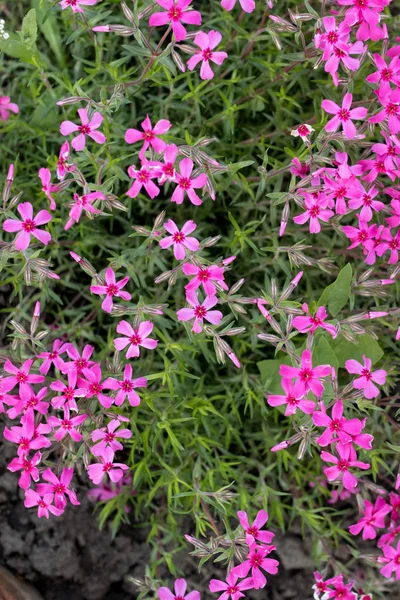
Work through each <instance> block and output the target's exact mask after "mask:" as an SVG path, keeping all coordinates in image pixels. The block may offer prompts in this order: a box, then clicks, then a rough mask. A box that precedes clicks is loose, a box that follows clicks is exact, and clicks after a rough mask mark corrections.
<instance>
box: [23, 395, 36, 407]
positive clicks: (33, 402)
mask: <svg viewBox="0 0 400 600" xmlns="http://www.w3.org/2000/svg"><path fill="white" fill-rule="evenodd" d="M37 403H38V399H37V398H36V396H31V397H30V398H29V400H28V402H27V403H26V404H25V410H27V409H28V408H35V406H36V405H37Z"/></svg>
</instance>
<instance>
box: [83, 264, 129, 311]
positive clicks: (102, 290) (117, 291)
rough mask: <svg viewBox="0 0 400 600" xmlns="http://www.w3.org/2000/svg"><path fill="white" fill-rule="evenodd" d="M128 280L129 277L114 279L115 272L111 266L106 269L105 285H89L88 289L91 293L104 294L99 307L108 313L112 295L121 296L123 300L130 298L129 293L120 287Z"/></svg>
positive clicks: (110, 308) (111, 304)
mask: <svg viewBox="0 0 400 600" xmlns="http://www.w3.org/2000/svg"><path fill="white" fill-rule="evenodd" d="M128 281H129V277H124V278H123V279H121V281H116V279H115V273H114V271H113V270H112V268H111V267H108V269H106V274H105V283H106V285H91V286H90V291H91V292H92V294H100V295H105V298H104V300H103V302H102V304H101V308H102V309H103V310H105V311H106V312H108V313H110V312H111V311H112V307H113V297H114V296H115V297H116V298H122V299H123V300H130V299H131V295H130V294H129V292H123V291H122V288H124V287H125V286H126V284H127V283H128Z"/></svg>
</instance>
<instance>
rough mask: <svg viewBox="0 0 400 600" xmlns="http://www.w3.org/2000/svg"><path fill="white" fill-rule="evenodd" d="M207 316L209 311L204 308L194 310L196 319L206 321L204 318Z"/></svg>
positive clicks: (198, 307) (197, 307)
mask: <svg viewBox="0 0 400 600" xmlns="http://www.w3.org/2000/svg"><path fill="white" fill-rule="evenodd" d="M206 314H207V309H205V308H204V306H200V305H199V306H196V308H195V309H194V316H195V317H196V319H204V317H205V316H206Z"/></svg>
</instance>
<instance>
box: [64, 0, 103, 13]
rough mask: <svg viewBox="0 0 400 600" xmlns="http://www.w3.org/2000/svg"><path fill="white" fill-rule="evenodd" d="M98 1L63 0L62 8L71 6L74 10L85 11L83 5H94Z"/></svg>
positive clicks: (75, 11) (76, 11)
mask: <svg viewBox="0 0 400 600" xmlns="http://www.w3.org/2000/svg"><path fill="white" fill-rule="evenodd" d="M97 1H98V0H61V2H60V5H61V9H62V10H65V9H66V8H69V7H71V8H72V12H74V13H78V12H80V13H83V8H82V6H94V5H95V4H96V3H97Z"/></svg>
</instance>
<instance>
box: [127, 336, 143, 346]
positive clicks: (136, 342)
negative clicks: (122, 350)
mask: <svg viewBox="0 0 400 600" xmlns="http://www.w3.org/2000/svg"><path fill="white" fill-rule="evenodd" d="M129 341H130V342H131V344H133V345H134V346H139V344H141V343H142V338H141V337H140V335H138V334H137V333H134V334H133V335H132V336H131V337H130V338H129Z"/></svg>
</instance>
